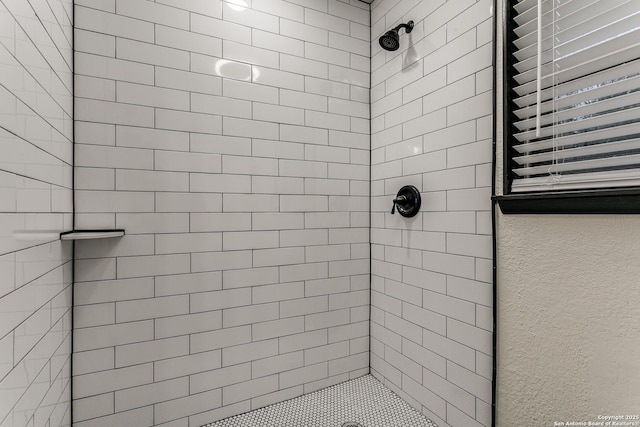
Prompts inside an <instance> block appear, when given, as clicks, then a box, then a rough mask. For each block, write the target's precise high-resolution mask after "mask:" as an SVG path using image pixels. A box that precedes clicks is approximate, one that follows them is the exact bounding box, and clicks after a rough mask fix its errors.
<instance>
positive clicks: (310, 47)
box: [304, 42, 350, 67]
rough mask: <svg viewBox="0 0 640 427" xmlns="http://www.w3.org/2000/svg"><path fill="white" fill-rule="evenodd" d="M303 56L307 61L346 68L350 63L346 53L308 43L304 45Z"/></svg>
mask: <svg viewBox="0 0 640 427" xmlns="http://www.w3.org/2000/svg"><path fill="white" fill-rule="evenodd" d="M304 56H305V58H307V59H312V60H315V61H321V62H326V63H328V64H334V65H340V66H342V67H348V66H349V62H350V58H349V53H348V52H346V51H340V50H336V49H334V48H330V47H328V46H322V45H319V44H314V43H309V42H305V43H304Z"/></svg>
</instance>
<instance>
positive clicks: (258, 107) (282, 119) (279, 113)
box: [252, 102, 305, 125]
mask: <svg viewBox="0 0 640 427" xmlns="http://www.w3.org/2000/svg"><path fill="white" fill-rule="evenodd" d="M252 117H253V119H254V120H262V121H265V122H274V123H287V124H291V125H303V124H304V120H305V112H304V111H303V110H301V109H300V108H294V107H284V106H280V105H270V104H259V103H257V102H254V103H253V116H252Z"/></svg>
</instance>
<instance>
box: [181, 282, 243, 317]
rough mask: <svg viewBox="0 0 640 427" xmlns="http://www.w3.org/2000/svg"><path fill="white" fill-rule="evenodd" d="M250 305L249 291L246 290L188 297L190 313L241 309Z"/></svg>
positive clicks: (206, 293) (215, 292)
mask: <svg viewBox="0 0 640 427" xmlns="http://www.w3.org/2000/svg"><path fill="white" fill-rule="evenodd" d="M250 304H251V290H250V289H247V288H243V289H230V290H221V291H214V292H204V293H199V294H197V295H192V296H190V312H192V313H198V312H208V311H212V310H221V309H228V308H233V307H243V306H248V305H250Z"/></svg>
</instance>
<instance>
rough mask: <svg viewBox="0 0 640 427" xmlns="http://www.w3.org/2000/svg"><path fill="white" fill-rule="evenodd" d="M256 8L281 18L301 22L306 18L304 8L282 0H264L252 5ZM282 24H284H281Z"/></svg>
mask: <svg viewBox="0 0 640 427" xmlns="http://www.w3.org/2000/svg"><path fill="white" fill-rule="evenodd" d="M252 7H253V9H254V10H260V11H262V12H266V13H269V14H272V15H276V16H278V17H280V18H281V20H280V21H281V22H282V20H283V19H282V18H287V19H292V20H295V21H299V22H301V21H302V20H303V19H304V8H303V7H302V6H297V5H294V4H291V3H290V2H287V1H282V0H263V1H261V2H256V4H253V5H252ZM281 25H282V24H281Z"/></svg>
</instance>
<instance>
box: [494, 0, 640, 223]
mask: <svg viewBox="0 0 640 427" xmlns="http://www.w3.org/2000/svg"><path fill="white" fill-rule="evenodd" d="M505 1H506V0H505ZM508 3H509V5H508V6H507V7H506V9H507V10H506V17H505V22H506V27H507V28H505V45H504V46H505V49H504V50H505V52H504V54H505V57H504V59H505V61H504V63H505V73H504V76H505V99H504V110H505V117H504V119H505V120H504V123H505V132H504V135H505V157H506V159H505V168H504V170H505V191H504V194H505V196H501V197H498V202H499V203H500V206H501V208H502V210H503V211H504V212H507V211H509V210H511V211H512V213H516V212H520V211H522V212H525V211H530V212H541V213H543V212H557V213H583V212H593V213H610V212H634V213H640V7H638V2H637V0H626V1H625V0H607V1H600V0H520V1H511V2H508Z"/></svg>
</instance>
